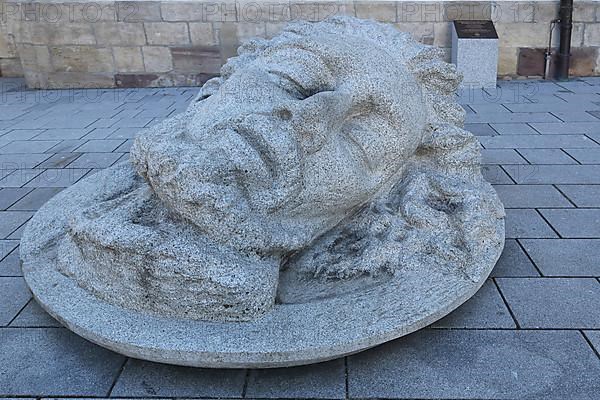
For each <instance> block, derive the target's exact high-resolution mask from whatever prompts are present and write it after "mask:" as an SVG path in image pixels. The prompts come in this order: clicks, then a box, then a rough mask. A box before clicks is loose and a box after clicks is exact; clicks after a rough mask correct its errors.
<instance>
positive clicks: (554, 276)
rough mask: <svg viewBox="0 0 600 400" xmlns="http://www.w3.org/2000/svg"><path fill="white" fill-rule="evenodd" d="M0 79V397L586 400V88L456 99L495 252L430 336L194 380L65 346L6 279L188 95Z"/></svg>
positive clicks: (599, 395) (599, 103)
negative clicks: (495, 198) (55, 210)
mask: <svg viewBox="0 0 600 400" xmlns="http://www.w3.org/2000/svg"><path fill="white" fill-rule="evenodd" d="M17 83H18V82H15V81H9V80H0V86H1V87H2V101H1V103H0V164H1V169H0V187H1V189H0V210H2V211H0V239H1V240H0V259H1V260H2V261H0V397H10V396H13V397H14V396H24V397H27V396H31V397H48V396H52V397H73V396H76V397H170V398H173V397H208V398H216V397H225V398H239V397H246V398H419V399H434V398H435V399H437V398H444V399H463V398H464V399H466V398H468V399H521V398H528V399H544V400H546V399H560V400H564V399H576V400H585V399H589V400H592V399H600V358H599V352H600V281H599V280H598V277H600V78H595V79H593V78H592V79H585V80H579V81H571V82H567V83H561V84H554V83H548V82H523V81H520V82H517V83H503V84H501V85H500V86H499V88H498V89H497V90H490V91H487V92H482V91H472V92H464V93H462V94H461V96H460V100H461V102H462V103H463V104H465V108H466V110H467V112H468V122H469V124H468V126H467V127H468V129H470V130H472V131H473V132H474V133H475V134H477V135H478V136H479V138H480V141H481V144H482V146H483V150H482V153H483V159H484V162H485V164H486V166H485V167H484V168H485V170H484V171H485V175H486V177H487V179H488V180H489V181H490V182H492V183H493V184H495V187H496V190H497V191H498V193H499V194H500V196H501V198H502V200H503V201H504V204H505V206H506V208H507V219H506V236H507V242H506V249H505V251H504V254H503V255H502V258H501V259H500V261H499V263H498V265H497V266H496V268H495V270H494V272H493V273H492V277H491V278H490V279H489V281H488V282H487V283H486V284H485V286H484V287H483V288H482V289H481V291H480V292H478V293H477V295H476V296H475V297H474V298H473V299H472V300H470V301H469V302H468V303H466V304H465V305H464V306H462V307H461V308H460V309H458V310H457V311H456V312H454V313H452V314H451V315H450V316H448V317H447V318H445V319H443V320H441V321H439V322H438V323H436V324H435V325H434V326H432V327H431V328H428V329H424V330H422V331H420V332H417V333H415V334H412V335H410V336H408V337H405V338H402V339H400V340H396V341H394V342H391V343H388V344H386V345H383V346H380V347H377V348H375V349H373V350H370V351H366V352H363V353H361V354H358V355H355V356H351V357H347V358H345V359H341V360H336V361H333V362H329V363H325V364H320V365H314V366H308V367H301V368H290V369H279V370H252V371H245V370H230V371H223V370H201V369H188V368H178V367H172V366H167V365H160V364H153V363H149V362H144V361H139V360H133V359H126V358H124V357H122V356H120V355H117V354H115V353H112V352H110V351H107V350H104V349H102V348H100V347H98V346H95V345H93V344H90V343H88V342H86V341H85V340H82V339H80V338H78V337H77V336H75V335H73V334H71V333H70V332H69V331H67V330H66V329H64V328H61V327H59V325H58V324H57V323H56V322H55V321H54V320H52V319H51V318H50V317H49V316H47V315H46V314H45V313H44V312H43V311H41V309H40V308H39V307H38V306H37V305H36V303H35V302H34V301H33V300H31V297H30V294H29V293H28V291H27V289H26V286H25V284H24V282H23V279H22V278H21V272H20V269H19V265H18V244H19V237H20V233H21V230H22V227H23V224H24V223H25V222H26V221H27V220H28V219H29V218H30V217H31V215H32V214H33V213H34V212H35V210H37V209H38V208H39V207H40V206H41V205H42V204H43V203H44V202H45V201H46V200H47V199H49V198H50V197H52V196H53V195H54V194H55V193H57V192H58V191H60V190H61V188H63V187H65V186H68V185H70V184H73V183H75V182H76V181H77V180H79V179H81V178H82V177H84V176H86V175H89V174H91V173H93V172H94V170H95V169H97V168H105V167H108V166H110V165H112V164H114V163H116V162H118V161H119V160H121V159H124V158H126V157H127V151H128V148H129V145H130V143H131V138H132V137H133V135H134V134H135V133H136V132H137V131H139V130H141V129H145V128H147V127H148V126H151V125H152V124H153V123H155V122H157V121H159V120H161V119H163V118H165V117H167V116H169V115H172V114H174V113H177V112H179V111H181V110H183V109H184V108H185V106H186V104H187V102H188V101H189V100H190V99H191V98H192V96H193V95H194V93H195V91H196V90H195V89H192V88H178V89H161V90H154V89H147V90H119V91H117V90H108V91H92V90H88V91H79V90H73V91H70V90H65V91H18V90H15V87H16V84H17Z"/></svg>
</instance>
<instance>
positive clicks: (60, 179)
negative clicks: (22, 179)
mask: <svg viewBox="0 0 600 400" xmlns="http://www.w3.org/2000/svg"><path fill="white" fill-rule="evenodd" d="M88 172H89V169H77V168H63V169H47V170H44V172H42V173H41V174H39V175H38V176H36V177H35V178H33V179H32V180H30V181H29V182H27V183H26V184H25V185H24V186H26V187H60V188H64V187H68V186H71V185H72V184H74V183H76V182H77V181H78V180H80V179H81V178H82V177H83V176H84V175H85V174H87V173H88Z"/></svg>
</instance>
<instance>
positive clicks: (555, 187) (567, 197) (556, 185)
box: [552, 183, 594, 208]
mask: <svg viewBox="0 0 600 400" xmlns="http://www.w3.org/2000/svg"><path fill="white" fill-rule="evenodd" d="M558 186H559V185H558V184H556V183H553V184H552V187H553V188H554V189H556V190H557V191H558V193H560V194H562V195H563V197H564V198H565V199H567V201H568V202H569V203H571V204H572V205H573V207H575V208H594V207H577V204H575V203H574V202H573V200H571V199H570V198H569V196H567V195H566V194H565V193H564V192H563V191H562V190H560V188H559V187H558Z"/></svg>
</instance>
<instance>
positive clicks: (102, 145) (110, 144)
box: [77, 139, 124, 153]
mask: <svg viewBox="0 0 600 400" xmlns="http://www.w3.org/2000/svg"><path fill="white" fill-rule="evenodd" d="M123 141H124V140H120V139H113V140H110V139H98V140H88V141H87V142H85V143H84V144H82V145H81V146H80V147H78V148H77V152H79V153H101V152H108V153H110V152H111V151H115V149H116V148H117V147H119V146H120V145H121V144H123Z"/></svg>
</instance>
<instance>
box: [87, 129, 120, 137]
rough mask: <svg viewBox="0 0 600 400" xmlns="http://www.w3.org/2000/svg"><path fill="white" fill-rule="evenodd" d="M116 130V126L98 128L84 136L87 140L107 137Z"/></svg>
mask: <svg viewBox="0 0 600 400" xmlns="http://www.w3.org/2000/svg"><path fill="white" fill-rule="evenodd" d="M115 130H116V128H96V129H94V130H92V131H91V132H90V133H88V134H87V135H85V136H84V137H83V139H85V140H90V139H106V138H107V137H108V136H110V134H111V133H113V132H114V131H115Z"/></svg>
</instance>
